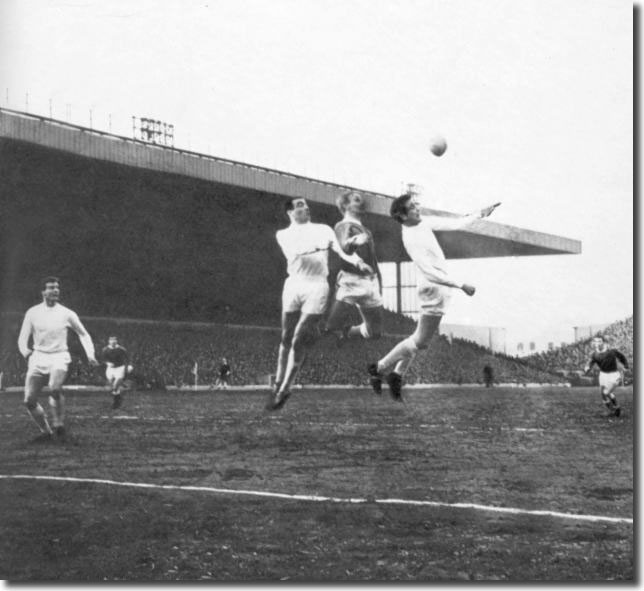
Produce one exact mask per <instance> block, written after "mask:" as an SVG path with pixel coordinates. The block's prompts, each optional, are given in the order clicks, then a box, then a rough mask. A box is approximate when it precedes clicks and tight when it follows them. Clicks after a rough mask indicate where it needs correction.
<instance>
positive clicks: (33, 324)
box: [18, 302, 94, 359]
mask: <svg viewBox="0 0 644 591" xmlns="http://www.w3.org/2000/svg"><path fill="white" fill-rule="evenodd" d="M68 329H72V330H73V331H74V332H75V333H77V334H78V336H79V337H80V341H81V344H82V345H83V348H84V349H85V352H86V353H87V357H88V358H90V359H92V358H94V343H93V342H92V339H91V337H90V336H89V335H88V334H87V331H86V330H85V327H84V326H83V324H82V323H81V321H80V319H79V318H78V315H77V314H76V312H74V311H72V310H70V309H69V308H66V307H65V306H63V305H61V304H58V303H56V304H54V305H53V306H48V305H47V304H45V302H42V303H41V304H37V305H36V306H33V307H31V308H29V310H27V313H26V314H25V318H24V320H23V321H22V328H21V329H20V335H19V337H18V347H19V348H20V352H21V353H22V354H23V355H24V356H27V355H28V354H29V336H30V335H31V336H33V340H34V345H33V348H34V351H40V352H41V353H61V352H65V351H67V330H68Z"/></svg>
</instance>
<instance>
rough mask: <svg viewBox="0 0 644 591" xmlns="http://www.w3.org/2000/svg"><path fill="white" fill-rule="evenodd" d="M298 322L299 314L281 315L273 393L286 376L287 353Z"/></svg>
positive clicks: (286, 313)
mask: <svg viewBox="0 0 644 591" xmlns="http://www.w3.org/2000/svg"><path fill="white" fill-rule="evenodd" d="M299 320H300V313H299V312H284V313H283V314H282V335H281V339H280V348H279V352H278V354H277V370H276V371H275V392H277V391H278V390H279V388H280V385H281V384H282V382H283V381H284V375H285V374H286V365H287V363H288V356H289V351H290V350H291V343H292V341H293V334H294V333H295V327H296V326H297V323H298V321H299Z"/></svg>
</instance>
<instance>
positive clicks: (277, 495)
mask: <svg viewBox="0 0 644 591" xmlns="http://www.w3.org/2000/svg"><path fill="white" fill-rule="evenodd" d="M0 479H5V480H54V481H58V482H83V483H89V484H107V485H110V486H124V487H130V488H148V489H162V490H185V491H195V492H210V493H218V494H226V495H247V496H255V497H270V498H275V499H291V500H294V501H314V502H329V503H354V504H357V503H378V504H381V505H414V506H418V507H448V508H452V509H474V510H477V511H491V512H496V513H509V514H512V515H540V516H548V517H559V518H562V519H576V520H580V521H604V522H608V523H630V524H632V523H633V519H632V518H628V517H607V516H605V515H583V514H578V513H559V512H557V511H540V510H530V509H517V508H513V507H494V506H491V505H477V504H474V503H442V502H440V501H413V500H408V499H370V498H369V499H367V498H351V497H325V496H319V495H293V494H287V493H276V492H264V491H258V490H235V489H230V488H213V487H210V486H190V485H181V484H149V483H145V482H118V481H116V480H105V479H102V478H76V477H74V476H37V475H29V474H0Z"/></svg>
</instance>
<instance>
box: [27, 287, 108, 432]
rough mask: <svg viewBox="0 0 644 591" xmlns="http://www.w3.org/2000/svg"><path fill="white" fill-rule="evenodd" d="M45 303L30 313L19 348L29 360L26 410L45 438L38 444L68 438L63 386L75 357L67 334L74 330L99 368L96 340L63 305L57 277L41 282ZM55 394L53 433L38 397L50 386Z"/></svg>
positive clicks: (92, 361)
mask: <svg viewBox="0 0 644 591" xmlns="http://www.w3.org/2000/svg"><path fill="white" fill-rule="evenodd" d="M41 293H42V297H43V301H42V303H40V304H38V305H36V306H32V307H31V308H29V310H27V312H26V314H25V317H24V320H23V322H22V327H21V329H20V335H19V336H18V348H19V349H20V353H22V355H23V357H24V358H25V359H27V360H28V368H27V375H26V377H25V398H24V402H25V406H26V407H27V411H28V412H29V414H30V415H31V417H32V418H33V420H34V421H35V422H36V424H37V425H38V428H39V429H40V431H41V435H40V436H39V437H38V438H37V439H36V441H48V440H51V439H52V438H53V434H54V432H55V433H56V435H57V436H58V437H59V438H60V439H64V438H65V427H64V422H65V398H64V396H63V383H64V382H65V378H66V377H67V370H68V368H69V364H70V362H71V356H70V354H69V350H68V348H67V331H68V329H71V330H73V331H74V332H75V333H76V334H77V335H78V336H79V338H80V342H81V344H82V345H83V349H85V353H86V355H87V360H88V361H89V363H90V365H93V366H96V365H98V361H96V358H95V357H94V343H93V342H92V337H90V336H89V333H88V332H87V331H86V330H85V327H84V326H83V324H82V323H81V321H80V320H79V318H78V315H77V314H76V313H75V312H73V311H72V310H70V309H69V308H66V307H65V306H63V305H61V304H60V303H59V298H60V281H59V279H58V278H57V277H46V278H45V279H43V280H42V282H41ZM30 337H31V338H33V348H32V349H30V348H29V338H30ZM47 384H48V385H49V389H50V390H51V394H50V396H49V406H50V410H51V414H52V424H53V427H54V430H53V431H52V429H51V427H50V426H49V422H48V421H47V416H46V414H45V411H44V409H43V407H42V406H41V405H40V403H39V402H38V395H39V394H40V392H41V391H42V390H43V388H44V387H45V386H46V385H47Z"/></svg>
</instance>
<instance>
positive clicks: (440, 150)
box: [429, 135, 447, 156]
mask: <svg viewBox="0 0 644 591" xmlns="http://www.w3.org/2000/svg"><path fill="white" fill-rule="evenodd" d="M429 149H430V151H431V153H432V154H434V156H442V155H443V154H445V150H447V142H446V141H445V138H444V137H442V136H440V135H437V136H435V137H433V138H432V140H431V141H430V143H429Z"/></svg>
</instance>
